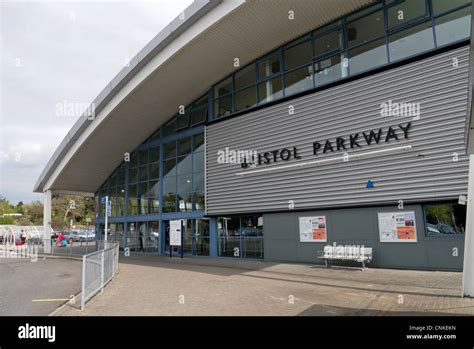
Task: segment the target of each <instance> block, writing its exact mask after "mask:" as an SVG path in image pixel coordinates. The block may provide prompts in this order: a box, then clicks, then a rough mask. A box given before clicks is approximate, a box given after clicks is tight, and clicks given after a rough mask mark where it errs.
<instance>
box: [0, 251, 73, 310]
mask: <svg viewBox="0 0 474 349" xmlns="http://www.w3.org/2000/svg"><path fill="white" fill-rule="evenodd" d="M81 271H82V263H81V262H80V261H76V260H68V259H61V258H55V259H50V258H47V259H43V258H38V259H37V261H36V262H32V261H31V260H30V259H25V258H0V316H9V315H10V316H11V315H19V316H22V315H35V316H41V315H44V316H46V315H48V314H50V313H51V312H52V311H54V310H55V309H56V308H57V307H59V306H60V305H61V304H63V303H64V302H65V301H66V300H65V299H67V298H69V297H70V296H71V295H75V294H77V293H79V291H80V289H81ZM63 299H64V300H63ZM33 300H40V301H39V302H38V301H33ZM78 301H79V300H78Z"/></svg>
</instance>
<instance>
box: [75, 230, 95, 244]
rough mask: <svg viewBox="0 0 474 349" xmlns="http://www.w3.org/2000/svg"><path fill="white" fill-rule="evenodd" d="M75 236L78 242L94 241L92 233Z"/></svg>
mask: <svg viewBox="0 0 474 349" xmlns="http://www.w3.org/2000/svg"><path fill="white" fill-rule="evenodd" d="M77 236H78V241H80V242H86V241H94V240H95V239H96V238H95V233H94V232H88V233H79V234H77Z"/></svg>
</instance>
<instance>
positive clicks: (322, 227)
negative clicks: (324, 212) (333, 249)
mask: <svg viewBox="0 0 474 349" xmlns="http://www.w3.org/2000/svg"><path fill="white" fill-rule="evenodd" d="M326 241H327V231H326V216H316V217H300V242H326Z"/></svg>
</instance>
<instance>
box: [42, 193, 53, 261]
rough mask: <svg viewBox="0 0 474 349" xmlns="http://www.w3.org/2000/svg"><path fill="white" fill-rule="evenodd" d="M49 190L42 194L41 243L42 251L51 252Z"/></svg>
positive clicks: (50, 198)
mask: <svg viewBox="0 0 474 349" xmlns="http://www.w3.org/2000/svg"><path fill="white" fill-rule="evenodd" d="M51 200H52V193H51V190H46V191H45V192H44V194H43V245H44V253H51Z"/></svg>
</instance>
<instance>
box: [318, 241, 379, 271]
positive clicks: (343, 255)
mask: <svg viewBox="0 0 474 349" xmlns="http://www.w3.org/2000/svg"><path fill="white" fill-rule="evenodd" d="M318 258H319V259H324V262H325V264H326V267H328V261H330V260H335V261H336V260H337V261H355V262H359V263H362V270H366V269H367V268H366V266H365V263H369V262H370V261H371V260H372V248H371V247H363V246H357V245H346V246H341V245H339V246H332V245H326V246H324V250H323V251H318Z"/></svg>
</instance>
